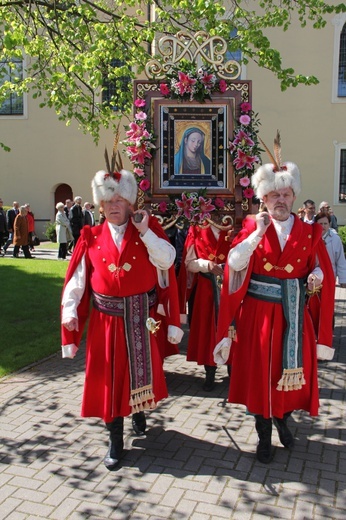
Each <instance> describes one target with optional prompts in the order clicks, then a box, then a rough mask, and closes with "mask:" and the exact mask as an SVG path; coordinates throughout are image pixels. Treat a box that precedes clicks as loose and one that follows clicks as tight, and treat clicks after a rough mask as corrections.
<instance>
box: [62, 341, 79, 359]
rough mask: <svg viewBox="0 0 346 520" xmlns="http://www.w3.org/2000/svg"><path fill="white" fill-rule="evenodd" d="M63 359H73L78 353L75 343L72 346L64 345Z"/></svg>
mask: <svg viewBox="0 0 346 520" xmlns="http://www.w3.org/2000/svg"><path fill="white" fill-rule="evenodd" d="M61 350H62V357H63V358H70V359H73V358H74V357H75V355H76V354H77V352H78V347H76V345H75V344H74V343H72V344H71V345H63V346H62V347H61Z"/></svg>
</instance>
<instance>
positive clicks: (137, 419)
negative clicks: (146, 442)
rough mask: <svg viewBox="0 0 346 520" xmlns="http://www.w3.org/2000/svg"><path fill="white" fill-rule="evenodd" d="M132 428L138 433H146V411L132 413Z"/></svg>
mask: <svg viewBox="0 0 346 520" xmlns="http://www.w3.org/2000/svg"><path fill="white" fill-rule="evenodd" d="M132 428H133V431H134V432H135V434H136V435H144V434H145V430H146V428H147V421H146V418H145V413H144V412H137V413H134V414H133V415H132Z"/></svg>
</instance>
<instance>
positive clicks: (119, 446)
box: [103, 417, 124, 471]
mask: <svg viewBox="0 0 346 520" xmlns="http://www.w3.org/2000/svg"><path fill="white" fill-rule="evenodd" d="M106 428H107V430H108V431H109V447H108V451H107V453H106V456H105V458H104V460H103V462H104V465H105V466H106V468H107V469H108V470H109V471H112V470H113V469H115V468H116V467H117V466H118V464H119V460H120V457H121V454H122V451H123V449H124V438H123V436H124V417H116V418H115V419H114V420H113V421H112V422H110V423H106Z"/></svg>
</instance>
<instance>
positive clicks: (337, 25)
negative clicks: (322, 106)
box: [332, 13, 346, 103]
mask: <svg viewBox="0 0 346 520" xmlns="http://www.w3.org/2000/svg"><path fill="white" fill-rule="evenodd" d="M332 23H333V25H334V53H333V82H332V103H346V13H340V14H338V15H337V16H335V17H334V19H333V22H332Z"/></svg>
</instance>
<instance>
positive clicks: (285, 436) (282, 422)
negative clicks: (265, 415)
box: [273, 412, 294, 450]
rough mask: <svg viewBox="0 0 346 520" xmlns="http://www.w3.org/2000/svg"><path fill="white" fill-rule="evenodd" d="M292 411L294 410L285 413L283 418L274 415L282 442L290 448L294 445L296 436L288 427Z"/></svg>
mask: <svg viewBox="0 0 346 520" xmlns="http://www.w3.org/2000/svg"><path fill="white" fill-rule="evenodd" d="M291 413H292V412H287V413H285V414H284V416H283V418H282V419H279V418H278V417H273V423H274V424H275V427H276V429H277V431H278V434H279V439H280V442H281V444H282V445H283V446H285V448H288V449H289V450H290V449H292V448H293V446H294V437H293V435H292V433H291V432H290V430H289V429H288V427H287V419H288V418H289V417H290V415H291Z"/></svg>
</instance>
